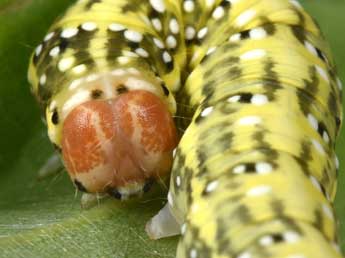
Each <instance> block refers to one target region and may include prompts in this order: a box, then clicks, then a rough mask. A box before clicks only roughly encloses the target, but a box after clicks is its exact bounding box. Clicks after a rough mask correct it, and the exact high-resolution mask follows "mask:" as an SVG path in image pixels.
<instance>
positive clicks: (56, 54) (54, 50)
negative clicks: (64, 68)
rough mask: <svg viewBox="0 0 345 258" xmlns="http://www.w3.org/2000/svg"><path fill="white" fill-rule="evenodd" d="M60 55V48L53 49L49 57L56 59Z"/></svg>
mask: <svg viewBox="0 0 345 258" xmlns="http://www.w3.org/2000/svg"><path fill="white" fill-rule="evenodd" d="M59 53H60V48H59V47H58V46H56V47H54V48H52V49H51V50H50V51H49V55H50V56H51V57H56V56H58V54H59Z"/></svg>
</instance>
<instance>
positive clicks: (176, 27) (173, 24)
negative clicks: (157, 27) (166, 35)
mask: <svg viewBox="0 0 345 258" xmlns="http://www.w3.org/2000/svg"><path fill="white" fill-rule="evenodd" d="M169 29H170V31H171V32H172V33H174V34H177V33H178V32H179V31H180V27H179V25H178V22H177V20H176V19H175V18H172V19H170V22H169Z"/></svg>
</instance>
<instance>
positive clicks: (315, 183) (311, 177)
mask: <svg viewBox="0 0 345 258" xmlns="http://www.w3.org/2000/svg"><path fill="white" fill-rule="evenodd" d="M310 181H311V183H312V184H313V186H314V187H315V188H316V189H317V190H319V191H320V192H322V189H321V186H320V183H319V181H317V179H316V178H315V177H314V176H310Z"/></svg>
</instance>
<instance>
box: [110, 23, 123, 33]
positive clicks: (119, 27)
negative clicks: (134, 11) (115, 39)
mask: <svg viewBox="0 0 345 258" xmlns="http://www.w3.org/2000/svg"><path fill="white" fill-rule="evenodd" d="M108 29H109V30H111V31H122V30H124V29H126V28H125V26H123V25H122V24H119V23H115V22H113V23H111V24H109V26H108Z"/></svg>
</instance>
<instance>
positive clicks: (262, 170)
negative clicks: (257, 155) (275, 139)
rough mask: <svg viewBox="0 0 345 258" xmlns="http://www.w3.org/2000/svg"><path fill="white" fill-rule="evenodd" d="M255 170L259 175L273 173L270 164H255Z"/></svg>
mask: <svg viewBox="0 0 345 258" xmlns="http://www.w3.org/2000/svg"><path fill="white" fill-rule="evenodd" d="M255 170H256V172H257V173H259V174H268V173H270V172H272V170H273V167H272V165H271V164H270V163H267V162H258V163H256V164H255Z"/></svg>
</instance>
